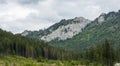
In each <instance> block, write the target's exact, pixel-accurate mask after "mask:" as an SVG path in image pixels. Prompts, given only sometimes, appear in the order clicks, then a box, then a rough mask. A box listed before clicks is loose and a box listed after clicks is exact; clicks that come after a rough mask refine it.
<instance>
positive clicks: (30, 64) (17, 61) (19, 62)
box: [0, 55, 102, 66]
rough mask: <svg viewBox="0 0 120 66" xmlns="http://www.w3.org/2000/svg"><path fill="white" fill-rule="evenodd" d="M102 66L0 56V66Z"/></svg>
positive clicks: (79, 62) (78, 62)
mask: <svg viewBox="0 0 120 66" xmlns="http://www.w3.org/2000/svg"><path fill="white" fill-rule="evenodd" d="M88 65H89V66H102V65H100V64H97V63H94V64H93V63H90V62H86V61H73V60H71V61H65V60H63V61H61V60H47V59H43V60H42V61H39V62H38V61H37V60H35V59H31V58H24V57H21V56H15V55H9V56H0V66H88Z"/></svg>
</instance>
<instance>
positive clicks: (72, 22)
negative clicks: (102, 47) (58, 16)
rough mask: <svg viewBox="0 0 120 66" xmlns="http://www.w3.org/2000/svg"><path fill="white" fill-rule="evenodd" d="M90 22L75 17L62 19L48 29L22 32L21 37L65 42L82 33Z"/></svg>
mask: <svg viewBox="0 0 120 66" xmlns="http://www.w3.org/2000/svg"><path fill="white" fill-rule="evenodd" d="M90 22H91V21H90V20H88V19H85V18H83V17H75V18H73V19H68V20H66V19H63V20H61V21H60V22H58V23H56V24H54V25H52V26H50V27H49V28H48V29H45V30H40V31H34V32H31V31H24V32H23V33H22V34H21V35H22V36H29V37H30V36H31V37H32V38H33V37H35V38H36V37H37V39H41V40H45V41H47V42H49V41H52V40H66V39H68V38H72V37H73V36H75V35H77V34H78V33H80V32H82V29H84V28H85V27H86V25H87V24H89V23H90ZM36 35H37V36H36Z"/></svg>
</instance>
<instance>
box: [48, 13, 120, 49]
mask: <svg viewBox="0 0 120 66" xmlns="http://www.w3.org/2000/svg"><path fill="white" fill-rule="evenodd" d="M105 40H108V41H109V42H110V44H111V45H112V47H119V46H120V44H119V43H120V41H119V40H120V11H118V12H109V13H108V14H101V15H100V16H99V17H98V18H96V19H95V20H94V21H92V22H91V23H89V24H88V25H87V26H86V27H85V28H84V30H83V31H82V32H80V33H79V34H77V35H75V36H74V37H73V38H71V39H67V40H64V41H56V40H55V41H52V42H50V44H51V45H52V46H55V47H58V48H62V49H66V50H84V49H87V48H90V47H94V46H96V45H97V44H99V43H104V41H105Z"/></svg>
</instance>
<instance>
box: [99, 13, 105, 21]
mask: <svg viewBox="0 0 120 66" xmlns="http://www.w3.org/2000/svg"><path fill="white" fill-rule="evenodd" d="M105 16H106V14H105V13H102V14H101V15H100V16H99V17H98V19H97V21H98V23H102V22H104V21H105Z"/></svg>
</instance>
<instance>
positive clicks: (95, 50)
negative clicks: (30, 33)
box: [0, 29, 120, 66]
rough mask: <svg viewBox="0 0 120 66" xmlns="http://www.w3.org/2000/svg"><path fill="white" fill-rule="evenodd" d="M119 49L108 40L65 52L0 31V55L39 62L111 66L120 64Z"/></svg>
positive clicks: (41, 42)
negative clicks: (51, 61)
mask: <svg viewBox="0 0 120 66" xmlns="http://www.w3.org/2000/svg"><path fill="white" fill-rule="evenodd" d="M119 51H120V48H119V46H118V47H116V48H112V46H111V44H110V43H109V40H107V39H106V40H105V42H104V43H103V44H102V43H99V44H98V45H97V46H96V47H91V48H88V49H86V50H84V51H76V52H75V51H68V50H67V51H65V50H62V49H57V48H54V47H52V46H49V45H48V44H47V43H45V42H44V41H37V40H34V39H29V38H26V37H22V36H20V35H13V34H12V33H10V32H6V31H3V30H1V29H0V55H17V56H23V57H26V58H33V59H36V60H38V61H39V62H41V61H42V60H43V59H49V60H66V61H71V60H77V61H84V62H85V64H88V65H89V64H90V63H96V64H101V66H102V65H104V66H113V64H115V63H117V62H120V57H119V55H120V52H119Z"/></svg>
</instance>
